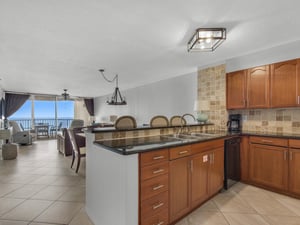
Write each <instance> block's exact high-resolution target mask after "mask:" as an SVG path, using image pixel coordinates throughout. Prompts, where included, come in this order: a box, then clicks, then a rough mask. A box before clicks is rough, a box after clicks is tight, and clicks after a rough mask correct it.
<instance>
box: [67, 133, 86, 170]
mask: <svg viewBox="0 0 300 225" xmlns="http://www.w3.org/2000/svg"><path fill="white" fill-rule="evenodd" d="M67 132H68V135H69V138H70V142H71V147H72V163H71V168H73V164H74V161H75V158H77V166H76V170H75V171H76V173H78V170H79V166H80V161H81V157H86V148H85V143H84V146H81V145H79V144H78V142H77V141H76V137H75V135H76V134H75V133H74V130H73V129H68V130H67Z"/></svg>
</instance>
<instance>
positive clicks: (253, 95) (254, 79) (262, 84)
mask: <svg viewBox="0 0 300 225" xmlns="http://www.w3.org/2000/svg"><path fill="white" fill-rule="evenodd" d="M269 78H270V66H269V65H265V66H258V67H255V68H251V69H247V70H240V71H236V72H231V73H228V74H227V80H226V84H227V86H226V87H227V89H226V90H227V109H244V108H268V107H269V92H270V91H269V90H270V89H269Z"/></svg>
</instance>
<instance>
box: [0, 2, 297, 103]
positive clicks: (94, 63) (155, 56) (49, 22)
mask: <svg viewBox="0 0 300 225" xmlns="http://www.w3.org/2000/svg"><path fill="white" fill-rule="evenodd" d="M299 8H300V1H299V0H285V1H282V0H277V1H274V0H251V1H250V0H248V1H243V0H226V1H224V0H189V1H186V0H185V1H184V0H26V1H21V0H0V78H1V79H2V80H1V81H0V85H1V86H2V88H3V89H4V90H10V91H18V92H31V93H45V94H60V93H62V92H63V89H64V88H67V89H68V92H69V93H70V94H71V95H75V96H86V97H95V96H101V95H104V94H108V93H111V92H112V90H113V87H114V84H110V83H107V82H105V81H104V79H103V78H102V77H101V74H100V73H99V72H98V69H100V68H105V70H106V72H105V74H106V75H107V77H108V78H113V76H114V75H115V74H116V73H118V74H119V86H120V89H121V91H122V90H125V89H128V88H132V87H136V86H140V85H143V84H147V83H152V82H155V81H158V80H163V79H167V78H171V77H174V76H179V75H183V74H187V73H191V72H195V71H196V70H197V67H199V66H200V67H201V66H204V65H208V64H212V63H215V62H220V61H224V60H226V59H229V58H233V57H237V56H240V55H244V54H248V53H251V52H255V51H258V50H262V49H267V48H271V47H274V46H278V45H281V44H285V43H289V42H292V41H296V40H299V39H300V13H299ZM199 27H225V28H227V32H228V34H227V40H226V41H225V42H224V43H223V44H222V45H221V46H220V47H219V48H217V50H216V51H215V52H210V53H207V52H206V53H188V52H187V50H186V44H187V42H188V40H189V39H190V37H191V36H192V34H193V33H194V31H195V29H197V28H199Z"/></svg>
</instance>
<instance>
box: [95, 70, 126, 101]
mask: <svg viewBox="0 0 300 225" xmlns="http://www.w3.org/2000/svg"><path fill="white" fill-rule="evenodd" d="M99 71H100V73H101V74H102V76H103V78H104V79H105V80H106V81H107V82H109V83H112V82H114V81H116V87H115V90H114V92H113V94H112V96H111V97H110V98H108V99H107V101H106V103H107V104H108V105H127V102H126V100H125V97H124V96H122V95H121V92H120V90H119V87H118V84H119V76H118V74H116V76H115V77H114V78H113V79H112V80H109V79H107V78H106V77H105V75H104V69H99Z"/></svg>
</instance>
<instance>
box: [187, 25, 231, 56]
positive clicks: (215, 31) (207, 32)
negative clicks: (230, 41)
mask: <svg viewBox="0 0 300 225" xmlns="http://www.w3.org/2000/svg"><path fill="white" fill-rule="evenodd" d="M224 40H226V28H198V29H197V30H196V32H195V34H194V35H193V37H192V38H191V39H190V41H189V42H188V44H187V48H188V52H199V51H200V52H212V51H214V50H215V49H216V48H217V47H218V46H219V45H220V44H222V42H223V41H224Z"/></svg>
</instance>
